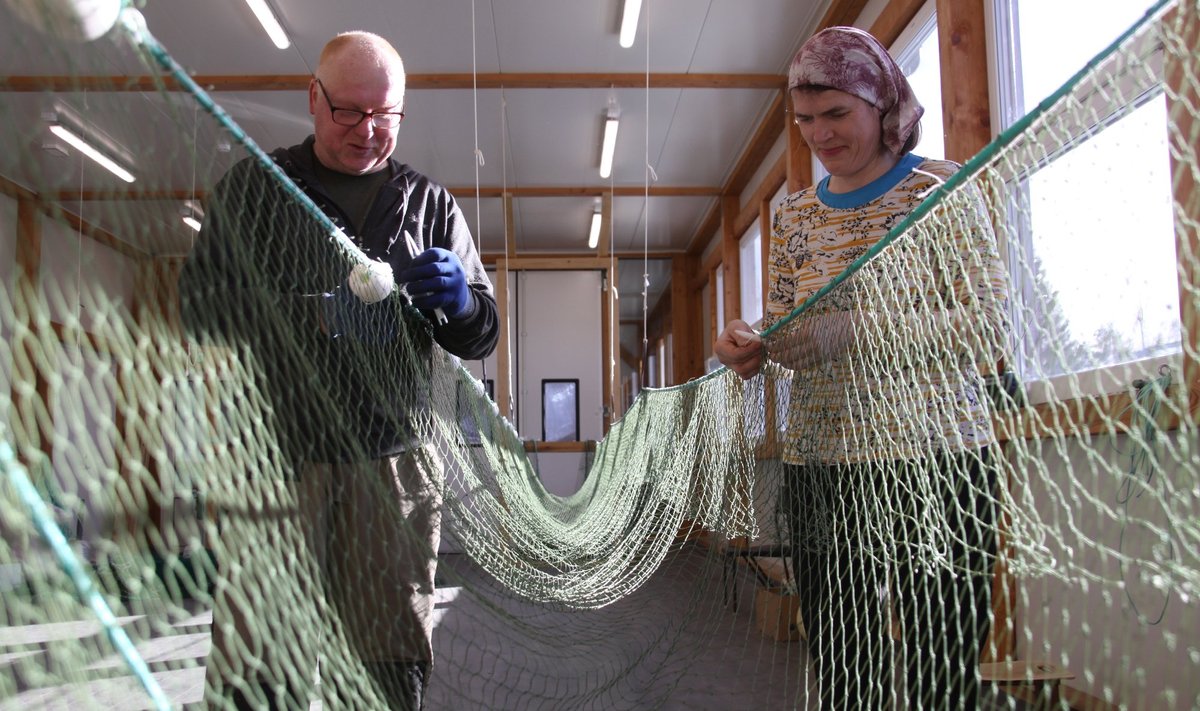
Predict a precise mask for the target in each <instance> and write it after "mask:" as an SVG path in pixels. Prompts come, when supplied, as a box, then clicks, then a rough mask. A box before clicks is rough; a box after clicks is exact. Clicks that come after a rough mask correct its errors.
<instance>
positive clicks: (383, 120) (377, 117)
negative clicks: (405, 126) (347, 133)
mask: <svg viewBox="0 0 1200 711" xmlns="http://www.w3.org/2000/svg"><path fill="white" fill-rule="evenodd" d="M317 86H319V87H321V93H322V94H324V95H325V103H326V104H329V114H330V116H331V117H332V118H333V122H334V123H336V124H337V125H339V126H357V125H358V124H360V123H362V121H363V119H365V118H370V119H371V124H372V125H374V126H375V128H395V127H397V126H399V125H400V122H401V121H403V120H404V112H403V111H359V110H358V109H343V108H342V107H340V106H334V105H333V102H332V101H330V100H329V92H328V91H325V85H324V84H322V83H321V80H320V79H318V80H317Z"/></svg>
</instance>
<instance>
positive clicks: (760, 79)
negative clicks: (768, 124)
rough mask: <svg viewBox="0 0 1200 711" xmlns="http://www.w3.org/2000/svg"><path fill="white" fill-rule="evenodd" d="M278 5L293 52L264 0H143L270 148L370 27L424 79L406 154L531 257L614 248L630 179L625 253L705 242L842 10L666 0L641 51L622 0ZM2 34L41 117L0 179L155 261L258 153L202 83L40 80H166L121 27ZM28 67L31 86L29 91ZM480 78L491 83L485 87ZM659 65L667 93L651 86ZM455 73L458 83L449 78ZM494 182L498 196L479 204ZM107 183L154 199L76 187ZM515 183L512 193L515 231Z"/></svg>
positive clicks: (5, 21)
mask: <svg viewBox="0 0 1200 711" xmlns="http://www.w3.org/2000/svg"><path fill="white" fill-rule="evenodd" d="M7 1H8V2H13V3H18V4H23V3H26V2H28V1H29V0H7ZM268 2H269V4H270V5H271V6H272V7H273V8H274V10H275V11H276V14H277V15H278V17H279V19H280V22H281V24H282V25H283V27H284V28H285V31H286V32H287V34H288V36H289V38H290V40H291V46H290V47H289V48H288V49H285V50H280V49H277V48H275V46H274V45H273V44H272V43H271V42H270V41H269V40H268V38H267V36H266V34H265V33H264V32H263V30H262V28H261V27H260V25H259V24H258V22H257V21H256V20H255V18H254V16H253V14H252V13H251V11H250V10H249V9H248V8H247V6H246V3H245V2H244V0H205V2H196V1H195V0H145V2H144V6H143V7H142V12H143V14H144V16H145V18H146V23H147V26H148V28H149V30H150V32H151V33H152V34H153V35H154V36H155V37H156V38H157V40H158V41H159V42H160V43H161V44H162V45H163V46H164V47H165V48H166V50H167V51H168V52H170V54H171V56H173V57H174V59H175V60H176V61H177V62H178V63H179V64H180V65H182V66H183V67H184V68H185V69H187V70H188V71H189V72H190V73H191V74H193V75H195V76H197V77H204V78H213V77H216V78H222V79H224V80H228V81H214V82H213V87H212V92H211V94H212V96H213V98H214V99H215V101H216V102H217V103H218V104H219V105H220V106H221V107H223V108H224V109H225V110H226V111H227V112H228V113H229V114H230V115H231V116H232V117H233V119H234V120H235V121H236V122H237V123H238V124H239V125H240V126H241V127H242V128H243V129H245V131H246V132H247V133H248V135H249V136H250V137H251V138H252V139H253V140H254V141H255V142H256V143H258V144H259V145H260V146H262V147H263V148H265V149H271V148H274V147H276V146H279V145H290V144H293V143H297V142H299V141H300V140H302V139H303V138H304V136H305V135H306V134H307V133H308V132H309V130H310V127H311V117H310V116H309V114H308V104H307V97H306V93H305V90H304V86H305V82H306V78H307V76H309V75H310V74H311V72H312V70H313V68H314V67H315V65H316V60H317V56H318V55H319V53H320V50H321V47H322V46H323V45H324V43H325V42H326V41H327V40H328V39H329V38H330V37H331V36H332V35H333V34H335V33H337V32H339V31H344V30H356V29H367V30H371V31H374V32H377V33H379V34H381V35H383V36H384V37H386V38H387V39H389V40H391V42H392V43H393V44H394V45H395V46H396V48H397V49H398V50H399V51H400V53H401V55H402V56H403V58H404V60H405V64H406V68H407V70H408V72H409V74H410V87H409V91H408V95H407V97H406V101H405V111H406V114H407V115H406V118H405V121H404V123H403V124H402V125H401V127H400V131H399V138H398V146H397V150H396V156H397V157H398V158H399V159H400V160H402V161H403V162H406V163H409V164H411V165H412V166H414V167H415V168H416V169H418V170H420V171H421V172H424V173H426V174H427V175H429V176H431V177H433V178H434V179H435V180H437V181H439V182H441V183H443V184H445V185H447V186H449V187H451V188H452V189H453V190H454V191H455V194H456V197H457V198H458V199H459V201H460V204H461V206H462V208H463V211H464V213H465V214H466V215H467V218H468V220H469V222H470V224H471V225H472V228H473V231H475V232H476V233H477V235H476V237H477V239H478V240H479V243H480V245H481V249H482V251H483V252H484V253H493V254H496V253H504V252H510V253H511V252H513V251H515V252H516V253H517V254H518V255H522V256H524V255H536V254H555V255H575V254H577V255H581V256H582V255H586V254H589V253H594V252H589V250H588V248H587V244H586V243H587V233H588V226H589V223H590V218H591V213H592V211H593V209H594V205H595V204H596V201H597V196H598V195H600V194H602V193H605V192H610V191H611V193H610V194H611V195H612V205H613V207H612V211H613V221H612V232H611V235H612V249H613V251H615V252H617V253H619V254H625V255H630V254H632V255H640V254H642V253H643V252H644V251H648V252H651V253H662V252H682V251H684V250H686V249H687V248H688V247H689V246H691V245H692V243H693V242H694V241H695V239H696V237H697V234H696V233H697V230H698V229H699V227H700V225H701V223H702V222H703V221H704V219H705V217H706V215H707V214H708V213H709V212H710V211H711V210H712V208H713V206H714V204H716V200H717V199H718V198H717V195H718V193H719V192H720V190H721V188H722V186H723V185H725V184H726V183H727V181H728V180H729V178H730V176H731V174H732V173H733V171H734V168H735V166H736V165H737V163H738V160H739V158H740V157H741V156H742V154H743V153H744V152H745V151H746V149H747V147H748V146H749V144H750V142H751V138H752V136H753V135H754V133H755V131H756V130H757V129H758V126H759V125H760V123H761V122H762V121H763V119H764V117H765V114H766V111H767V109H768V107H769V106H770V105H771V103H772V102H773V100H774V99H775V98H776V97H777V96H778V93H777V92H778V90H779V88H780V87H782V83H783V79H782V75H783V74H784V73H785V72H786V66H787V62H788V60H789V58H790V57H791V56H792V54H793V53H794V52H795V50H796V49H797V48H798V46H799V44H800V42H801V41H803V39H804V38H806V37H807V36H808V35H809V34H811V30H812V28H813V27H814V26H815V25H816V23H817V22H818V20H819V19H820V17H821V14H822V12H824V10H825V8H826V6H827V5H828V4H829V3H828V0H646V2H645V3H644V5H643V8H642V14H641V18H640V24H639V31H638V33H637V37H636V40H635V43H634V45H633V47H632V48H630V49H624V48H622V47H620V46H619V44H618V30H619V25H620V16H621V11H622V4H623V3H622V0H594V1H586V2H585V1H582V0H490V1H489V0H473V1H472V2H469V1H468V0H417V1H410V2H396V1H395V0H341V1H340V2H336V3H334V2H327V1H326V0H268ZM0 28H2V29H0V75H2V76H3V77H6V78H7V79H6V80H5V81H6V83H5V85H4V86H3V87H0V121H3V122H4V125H6V126H21V127H25V128H26V129H27V130H26V133H25V134H24V135H20V136H19V140H20V146H19V150H17V151H4V154H5V155H4V156H3V157H0V174H3V175H4V176H5V177H7V178H8V179H10V180H12V181H15V182H17V183H19V184H21V185H23V186H24V187H26V188H28V189H31V190H34V191H36V192H39V193H41V194H50V193H56V194H58V195H59V196H60V197H61V198H62V199H63V201H64V204H65V205H66V206H67V207H68V209H71V210H73V211H78V212H79V214H81V215H82V216H84V217H85V219H88V220H89V221H92V222H95V223H96V224H100V225H102V226H104V227H105V228H106V229H108V230H109V231H110V232H112V233H113V234H115V235H118V236H119V237H120V239H122V240H123V241H126V242H128V243H129V244H131V245H133V246H135V247H136V248H137V249H139V250H141V251H144V252H146V253H148V254H153V255H173V254H174V255H177V254H183V253H186V251H187V247H188V245H189V244H190V241H191V239H192V233H191V231H190V230H189V229H188V228H186V227H184V226H183V225H182V223H181V222H180V220H179V210H180V197H181V196H183V197H186V196H187V195H188V194H190V193H192V192H196V193H197V194H199V195H201V196H202V195H203V194H204V192H205V191H206V190H208V189H209V188H210V187H211V185H212V184H213V183H214V182H215V180H216V179H217V178H219V177H220V175H221V174H223V172H224V171H225V170H226V169H227V168H228V166H229V165H230V164H231V163H232V162H233V161H234V160H236V159H238V158H240V157H241V156H242V155H244V152H243V151H242V150H241V149H240V147H237V146H233V147H232V149H231V148H230V144H231V141H230V140H229V138H228V137H227V135H226V134H224V132H222V131H221V130H219V129H218V127H217V126H216V124H215V122H214V121H213V120H212V119H211V118H209V116H208V115H207V114H206V113H205V112H204V110H203V109H200V108H198V107H199V104H198V103H197V102H196V101H195V100H194V99H193V98H192V97H191V96H190V95H188V94H186V93H183V92H179V91H170V92H165V93H163V92H155V91H112V90H105V89H103V88H96V87H95V86H92V88H89V89H87V90H84V91H78V90H71V86H78V85H66V86H64V85H63V84H61V83H60V84H56V85H54V88H53V89H52V90H46V89H45V88H42V87H40V86H39V85H38V84H37V80H34V79H30V77H69V76H75V77H77V76H96V77H112V76H121V77H146V76H150V75H153V74H155V73H157V72H156V70H155V69H153V68H152V67H150V66H148V65H147V64H146V63H145V62H144V61H143V60H142V59H140V58H139V56H138V55H137V53H135V52H134V51H132V50H131V49H130V48H129V46H128V44H127V43H126V42H124V41H123V40H122V37H121V33H120V32H113V33H110V34H109V35H107V36H105V37H103V38H101V39H100V40H97V41H95V42H91V43H87V44H56V43H53V42H49V41H47V38H46V37H44V36H41V35H39V34H37V33H35V32H31V31H30V30H29V29H28V27H26V26H24V25H22V24H21V23H20V22H18V21H16V20H14V18H13V16H12V14H11V11H10V9H9V8H8V6H6V5H5V4H3V3H0ZM444 75H452V76H451V77H449V78H447V77H446V76H444ZM497 75H499V76H497ZM606 75H613V76H612V77H606ZM666 75H671V76H666ZM678 75H685V76H678ZM709 75H719V76H709ZM764 75H766V76H765V77H764ZM770 75H774V77H777V79H773V78H772V77H771V76H770ZM17 78H20V79H24V80H25V81H26V82H27V84H25V85H23V86H22V88H23V90H21V91H16V90H14V89H15V88H16V87H17V86H18V83H17V81H16V79H17ZM480 78H482V79H484V82H482V84H483V88H473V87H474V86H479V85H480V84H481V82H480V81H479V80H480ZM609 78H611V79H612V81H611V83H608V85H607V86H606V85H605V84H606V83H607V82H608V79H609ZM651 78H653V80H654V82H655V87H654V88H647V82H648V81H650V79H651ZM439 80H441V81H442V85H448V86H452V87H455V88H433V87H434V86H435V85H438V82H439ZM234 81H237V82H240V83H236V84H235V83H233V82H234ZM659 82H662V83H663V84H665V86H662V88H660V87H659ZM764 82H765V83H764ZM500 84H503V86H499V85H500ZM562 84H567V85H568V86H566V87H562V86H560V85H562ZM277 85H283V86H285V87H288V88H286V89H283V90H275V89H274V87H275V86H277ZM696 85H699V86H696ZM235 86H236V87H238V88H237V90H230V88H231V87H235ZM31 87H32V90H30V89H31ZM526 87H532V88H526ZM249 89H257V90H249ZM610 99H613V100H615V101H616V102H617V104H618V105H619V107H620V111H621V127H620V132H619V135H618V140H617V148H616V154H615V159H614V167H613V173H612V178H611V180H605V179H601V178H600V176H599V173H598V166H599V160H600V142H601V136H602V132H603V119H604V115H605V111H606V108H607V106H608V103H609V101H610ZM55 107H57V108H58V109H59V110H63V111H66V112H74V113H76V114H78V116H79V117H81V118H85V119H86V121H87V122H88V123H89V125H90V126H91V127H93V128H94V130H96V131H97V132H99V133H100V134H103V135H105V136H107V137H108V138H109V139H110V142H111V143H112V144H115V145H114V148H116V150H117V152H124V153H125V155H126V156H127V158H128V159H129V162H130V165H131V168H132V170H133V172H134V173H135V174H136V175H137V177H138V180H137V181H136V182H135V183H134V184H132V186H127V185H125V184H124V183H121V182H120V181H119V180H117V179H116V178H113V177H111V176H109V175H108V174H107V173H105V172H104V171H102V170H99V169H97V168H95V167H94V166H91V165H87V164H86V163H85V162H84V161H82V159H81V158H79V157H78V155H77V154H75V153H73V152H72V151H70V150H67V151H66V152H65V153H64V152H63V151H62V150H60V149H61V147H62V146H61V144H59V147H58V149H55V148H54V144H55V141H54V140H53V138H52V137H51V136H50V135H49V134H48V132H47V131H46V129H45V125H46V122H45V118H44V115H45V112H46V111H47V110H51V109H54V108H55ZM6 140H8V141H15V140H17V138H16V137H12V136H10V137H9V138H8V139H6ZM47 146H49V148H48V147H47ZM193 146H194V148H193ZM477 147H478V150H476V148H477ZM647 166H649V169H648V168H647ZM477 188H478V190H479V193H478V194H480V195H482V196H484V197H481V198H480V199H476V197H475V196H476V194H477V193H476V189H477ZM103 190H110V191H111V190H132V191H133V193H134V194H132V195H124V196H123V197H122V199H121V200H119V201H113V200H96V199H88V200H83V201H80V200H79V199H78V196H80V195H83V196H85V197H88V198H92V197H94V195H92V193H93V192H94V191H103ZM505 191H507V192H510V193H511V194H512V195H513V197H512V207H511V211H512V223H511V224H512V231H511V233H506V230H505V222H506V220H505V201H504V200H503V199H502V198H501V197H500V195H501V194H502V193H503V192H505ZM647 193H652V194H651V195H650V196H649V197H648V198H647ZM155 197H159V198H164V197H165V198H167V199H153V198H155ZM624 271H630V272H632V271H634V270H624ZM641 272H642V270H641V269H640V268H639V269H637V270H636V274H635V275H634V276H635V277H636V280H637V281H638V282H640V281H641ZM623 283H624V280H623ZM640 287H641V284H640V283H638V284H637V285H636V288H637V290H638V291H640V290H641V289H640ZM626 288H627V289H629V288H634V287H629V286H627V287H626Z"/></svg>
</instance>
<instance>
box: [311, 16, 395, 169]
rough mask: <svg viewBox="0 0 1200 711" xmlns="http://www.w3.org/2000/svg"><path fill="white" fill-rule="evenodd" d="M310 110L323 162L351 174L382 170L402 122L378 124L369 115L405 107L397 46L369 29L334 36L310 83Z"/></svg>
mask: <svg viewBox="0 0 1200 711" xmlns="http://www.w3.org/2000/svg"><path fill="white" fill-rule="evenodd" d="M308 110H309V113H311V114H312V115H313V134H314V136H315V138H316V143H315V145H314V151H315V152H316V156H317V160H319V161H320V162H321V164H322V165H324V166H325V167H326V168H329V169H330V170H335V171H338V172H341V173H347V174H349V175H362V174H365V173H371V172H374V171H376V170H381V169H383V168H384V167H385V166H386V165H387V160H388V158H389V157H390V156H391V154H392V151H393V150H395V148H396V131H397V130H398V128H399V122H398V121H397V122H395V123H387V122H383V123H382V124H381V125H376V123H375V121H374V120H373V119H368V118H366V117H367V116H368V115H371V116H374V115H377V114H381V113H388V114H401V113H402V112H403V111H404V62H402V61H401V60H400V55H399V54H398V53H397V52H396V48H395V47H393V46H392V45H391V43H389V42H388V41H387V40H385V39H384V38H382V37H380V36H379V35H376V34H372V33H370V32H344V33H342V34H340V35H338V36H336V37H334V38H333V39H332V40H330V41H329V43H328V44H326V45H325V48H324V49H323V50H321V58H320V60H319V61H318V62H317V72H316V76H315V77H314V78H313V80H312V81H311V82H310V83H309V88H308ZM335 110H338V113H337V117H338V118H337V119H336V120H335V116H334V113H333V112H334V111H335ZM355 112H357V114H356V113H355ZM356 115H357V117H359V121H358V123H354V119H355V117H356Z"/></svg>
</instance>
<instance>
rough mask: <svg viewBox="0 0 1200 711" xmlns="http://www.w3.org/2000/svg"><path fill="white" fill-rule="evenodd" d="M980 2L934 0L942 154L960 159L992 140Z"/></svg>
mask: <svg viewBox="0 0 1200 711" xmlns="http://www.w3.org/2000/svg"><path fill="white" fill-rule="evenodd" d="M984 5H985V2H984V0H937V18H938V21H937V29H938V47H939V51H940V52H941V63H942V122H943V128H944V130H945V132H946V158H947V159H948V160H953V161H958V162H959V163H965V162H966V161H967V160H968V159H969V158H971V157H972V156H974V155H975V154H976V153H978V152H979V151H980V150H981V149H982V148H983V147H984V146H986V145H987V144H988V143H989V142H990V141H991V140H992V119H991V103H990V99H989V97H988V73H987V28H986V26H985V17H984V15H985V14H986V13H985V10H984ZM949 67H953V68H954V71H948V68H949Z"/></svg>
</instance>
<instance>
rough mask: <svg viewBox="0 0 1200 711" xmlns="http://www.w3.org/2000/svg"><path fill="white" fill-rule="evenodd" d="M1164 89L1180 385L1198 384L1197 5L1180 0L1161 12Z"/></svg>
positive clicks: (1199, 19) (1199, 31)
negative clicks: (1172, 205)
mask: <svg viewBox="0 0 1200 711" xmlns="http://www.w3.org/2000/svg"><path fill="white" fill-rule="evenodd" d="M1162 22H1163V27H1164V29H1165V31H1164V33H1163V35H1164V42H1165V44H1166V51H1164V52H1163V55H1164V57H1165V60H1164V61H1165V64H1166V66H1165V73H1166V84H1167V86H1168V87H1170V90H1169V91H1167V92H1166V95H1167V102H1168V112H1169V113H1168V115H1169V117H1170V118H1169V123H1170V126H1171V127H1172V130H1171V131H1170V132H1169V133H1170V138H1169V139H1168V140H1169V141H1170V144H1171V150H1170V154H1171V164H1170V165H1171V185H1172V189H1173V190H1174V203H1175V209H1174V212H1175V254H1176V255H1177V256H1176V259H1177V260H1178V261H1179V268H1178V270H1177V271H1178V274H1179V320H1180V325H1181V333H1180V336H1181V337H1182V339H1183V352H1184V360H1183V373H1182V375H1183V382H1184V383H1185V385H1186V388H1190V389H1196V388H1198V387H1200V356H1198V355H1197V354H1198V353H1200V297H1198V296H1197V295H1198V294H1200V266H1198V262H1200V231H1198V230H1197V228H1196V225H1198V224H1200V187H1197V185H1196V172H1195V171H1196V164H1197V147H1196V143H1195V138H1194V137H1195V135H1196V124H1197V121H1198V120H1197V118H1196V115H1195V107H1196V106H1197V105H1200V104H1198V102H1200V90H1198V89H1197V88H1196V81H1195V78H1196V76H1197V74H1196V73H1197V72H1200V57H1198V56H1197V54H1196V52H1195V50H1194V48H1195V47H1196V46H1197V44H1196V43H1197V42H1200V10H1198V9H1197V8H1196V6H1195V5H1194V4H1193V3H1181V4H1180V5H1179V6H1177V7H1176V8H1175V9H1174V10H1172V11H1171V12H1170V13H1168V15H1167V16H1166V17H1164V18H1163V21H1162Z"/></svg>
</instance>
